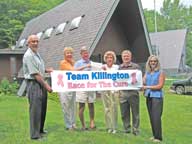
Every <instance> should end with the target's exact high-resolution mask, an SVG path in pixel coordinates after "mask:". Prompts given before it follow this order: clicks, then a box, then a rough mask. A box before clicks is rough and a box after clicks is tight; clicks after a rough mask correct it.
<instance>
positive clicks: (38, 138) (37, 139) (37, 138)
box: [31, 136, 43, 141]
mask: <svg viewBox="0 0 192 144" xmlns="http://www.w3.org/2000/svg"><path fill="white" fill-rule="evenodd" d="M42 138H43V137H42V136H40V137H35V138H31V140H36V141H40V140H42Z"/></svg>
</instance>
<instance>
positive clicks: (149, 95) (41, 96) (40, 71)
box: [23, 35, 165, 142]
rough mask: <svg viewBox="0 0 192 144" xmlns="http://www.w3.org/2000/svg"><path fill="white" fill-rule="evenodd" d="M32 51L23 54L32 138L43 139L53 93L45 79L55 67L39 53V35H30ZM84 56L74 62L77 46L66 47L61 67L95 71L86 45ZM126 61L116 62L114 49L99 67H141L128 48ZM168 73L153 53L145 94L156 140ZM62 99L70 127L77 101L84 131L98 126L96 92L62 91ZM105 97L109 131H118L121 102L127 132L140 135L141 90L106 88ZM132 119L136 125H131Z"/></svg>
mask: <svg viewBox="0 0 192 144" xmlns="http://www.w3.org/2000/svg"><path fill="white" fill-rule="evenodd" d="M27 42H28V50H27V51H26V53H25V55H24V57H23V69H24V77H25V79H26V81H27V96H28V100H29V113H30V136H31V139H36V140H38V139H41V137H42V135H43V134H45V133H46V131H45V130H44V122H45V116H46V107H47V91H48V92H52V89H51V87H50V86H49V84H48V83H46V81H45V80H44V73H45V72H48V73H50V72H52V71H53V69H52V68H48V69H45V66H44V62H43V60H42V58H41V56H40V55H39V53H38V51H37V49H38V37H37V36H36V35H31V36H29V38H28V40H27ZM80 54H81V59H80V60H78V61H76V62H75V61H74V59H73V48H71V47H65V48H64V60H62V61H61V62H60V66H59V67H60V68H59V69H60V70H64V71H74V70H75V71H91V70H92V67H93V65H92V61H91V60H90V59H89V52H88V50H87V48H86V47H85V46H84V47H82V48H81V49H80ZM121 56H122V64H120V65H116V64H115V63H116V55H115V53H114V52H113V51H107V52H105V54H104V58H103V59H104V62H105V64H101V66H100V67H99V68H98V69H100V70H104V71H113V70H133V69H140V67H139V65H138V64H136V63H133V62H132V53H131V52H130V51H129V50H124V51H123V52H122V54H121ZM164 81H165V75H164V73H163V72H162V71H161V69H160V63H159V60H158V57H156V56H154V55H151V56H150V57H149V58H148V61H147V63H146V72H145V74H144V77H143V87H142V90H144V95H145V97H146V105H147V109H148V114H149V118H150V124H151V128H152V133H153V137H152V138H151V140H153V141H154V142H160V141H162V127H161V116H162V112H163V91H162V88H163V85H164ZM59 98H60V102H61V106H62V110H63V113H64V121H65V125H66V129H67V130H74V129H76V128H77V127H76V124H75V123H76V119H75V118H76V102H77V103H78V105H79V108H78V111H79V112H78V114H79V119H80V122H81V125H82V127H81V130H87V129H96V125H95V122H94V114H95V112H94V102H95V100H96V93H95V92H91V91H89V92H87V91H78V92H63V93H59ZM101 98H102V101H103V105H104V112H105V123H106V129H107V132H108V133H116V132H117V118H118V114H117V112H118V103H120V111H121V118H122V122H123V126H124V130H125V133H130V132H132V133H133V134H134V135H138V134H139V124H140V116H139V92H138V91H137V90H120V91H103V92H101ZM86 103H88V108H89V117H90V123H89V126H88V127H87V126H86V123H85V120H84V110H85V104H86ZM131 118H132V126H131Z"/></svg>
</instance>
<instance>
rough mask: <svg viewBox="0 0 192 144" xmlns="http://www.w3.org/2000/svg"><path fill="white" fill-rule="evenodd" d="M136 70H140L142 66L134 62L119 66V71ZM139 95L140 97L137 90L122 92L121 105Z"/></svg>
mask: <svg viewBox="0 0 192 144" xmlns="http://www.w3.org/2000/svg"><path fill="white" fill-rule="evenodd" d="M134 69H140V66H139V65H138V64H136V63H133V62H130V63H129V64H121V65H120V66H119V70H134ZM137 95H139V92H138V91H137V90H121V91H120V96H119V100H120V103H123V102H125V101H126V100H127V98H128V97H131V96H137Z"/></svg>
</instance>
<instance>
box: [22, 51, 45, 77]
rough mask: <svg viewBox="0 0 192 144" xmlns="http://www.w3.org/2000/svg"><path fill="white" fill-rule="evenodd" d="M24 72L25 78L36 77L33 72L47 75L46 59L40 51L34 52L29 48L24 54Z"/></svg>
mask: <svg viewBox="0 0 192 144" xmlns="http://www.w3.org/2000/svg"><path fill="white" fill-rule="evenodd" d="M23 72H24V77H25V79H35V78H34V76H33V74H36V73H39V74H40V75H41V76H42V77H44V75H45V65H44V61H43V59H42V58H41V56H40V55H39V53H34V52H33V51H32V50H31V48H28V49H27V51H26V52H25V54H24V56H23Z"/></svg>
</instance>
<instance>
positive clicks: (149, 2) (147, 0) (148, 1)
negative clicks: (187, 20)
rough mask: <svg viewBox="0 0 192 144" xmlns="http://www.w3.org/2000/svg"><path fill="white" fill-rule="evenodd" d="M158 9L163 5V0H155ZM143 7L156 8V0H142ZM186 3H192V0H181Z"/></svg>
mask: <svg viewBox="0 0 192 144" xmlns="http://www.w3.org/2000/svg"><path fill="white" fill-rule="evenodd" d="M155 1H156V9H157V10H158V11H159V10H160V8H161V7H162V5H163V0H155ZM141 2H142V5H143V8H147V9H150V10H151V9H154V0H141ZM181 2H182V4H184V5H192V0H181Z"/></svg>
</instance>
